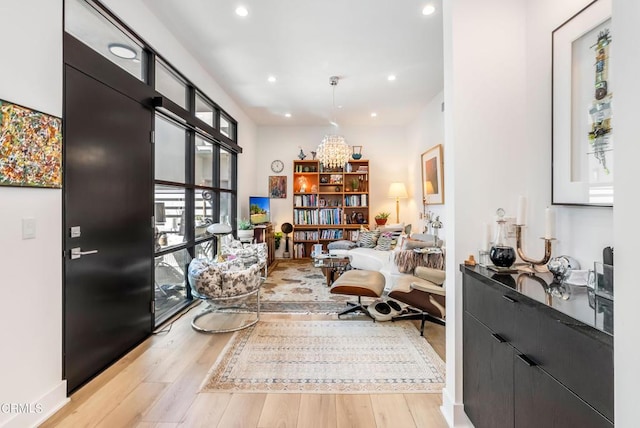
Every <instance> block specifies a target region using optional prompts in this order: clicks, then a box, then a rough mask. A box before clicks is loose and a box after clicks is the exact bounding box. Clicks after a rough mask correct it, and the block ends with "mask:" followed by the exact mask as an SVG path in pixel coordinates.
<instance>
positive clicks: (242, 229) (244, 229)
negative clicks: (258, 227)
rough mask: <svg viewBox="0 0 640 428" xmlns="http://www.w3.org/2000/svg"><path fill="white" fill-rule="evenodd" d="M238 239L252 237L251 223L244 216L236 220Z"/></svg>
mask: <svg viewBox="0 0 640 428" xmlns="http://www.w3.org/2000/svg"><path fill="white" fill-rule="evenodd" d="M238 239H240V240H243V239H246V240H250V239H253V225H252V224H251V222H250V221H249V220H247V219H246V218H243V219H242V220H239V221H238Z"/></svg>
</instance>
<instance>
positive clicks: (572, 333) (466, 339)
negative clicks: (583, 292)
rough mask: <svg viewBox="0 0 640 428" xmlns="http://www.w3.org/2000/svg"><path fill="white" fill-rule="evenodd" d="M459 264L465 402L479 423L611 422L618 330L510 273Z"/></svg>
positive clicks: (586, 425) (496, 426) (495, 426)
mask: <svg viewBox="0 0 640 428" xmlns="http://www.w3.org/2000/svg"><path fill="white" fill-rule="evenodd" d="M461 270H462V272H463V307H464V315H463V401H464V409H465V412H466V413H467V416H469V419H470V420H471V422H473V424H474V426H475V427H476V428H483V427H490V428H500V427H581V428H590V427H594V428H595V427H612V426H613V337H612V336H610V335H608V334H606V333H604V332H602V331H599V330H597V329H596V328H594V327H592V326H589V325H587V324H584V323H582V322H580V321H578V320H576V319H573V318H571V317H568V316H567V315H565V314H563V313H561V312H559V311H557V310H555V309H553V308H552V307H550V306H549V305H548V304H544V303H541V302H538V301H536V300H534V299H531V298H529V297H527V296H526V295H524V294H522V293H520V292H518V291H517V288H518V287H517V283H516V280H515V279H514V278H513V277H511V276H510V275H507V276H506V278H505V277H504V276H500V280H495V279H494V278H491V277H490V275H491V274H488V273H487V272H481V270H483V268H479V267H475V268H469V267H465V266H463V267H461ZM485 271H486V270H485ZM585 304H586V303H585ZM587 308H588V306H587Z"/></svg>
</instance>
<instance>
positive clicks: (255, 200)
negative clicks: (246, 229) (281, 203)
mask: <svg viewBox="0 0 640 428" xmlns="http://www.w3.org/2000/svg"><path fill="white" fill-rule="evenodd" d="M249 214H250V220H251V224H253V225H256V224H265V223H269V222H270V221H271V200H270V199H269V197H268V196H249Z"/></svg>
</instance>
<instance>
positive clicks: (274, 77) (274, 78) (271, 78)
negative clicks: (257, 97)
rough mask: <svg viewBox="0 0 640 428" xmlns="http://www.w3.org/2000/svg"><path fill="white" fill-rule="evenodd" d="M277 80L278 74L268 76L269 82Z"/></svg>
mask: <svg viewBox="0 0 640 428" xmlns="http://www.w3.org/2000/svg"><path fill="white" fill-rule="evenodd" d="M276 80H277V79H276V76H269V77H268V78H267V81H268V82H269V83H276Z"/></svg>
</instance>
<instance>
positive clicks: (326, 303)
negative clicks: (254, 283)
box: [260, 259, 356, 314]
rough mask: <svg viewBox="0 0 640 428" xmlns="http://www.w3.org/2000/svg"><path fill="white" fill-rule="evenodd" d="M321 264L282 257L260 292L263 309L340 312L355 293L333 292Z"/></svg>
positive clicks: (290, 311) (292, 311) (272, 310)
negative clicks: (330, 290)
mask: <svg viewBox="0 0 640 428" xmlns="http://www.w3.org/2000/svg"><path fill="white" fill-rule="evenodd" d="M329 289H330V287H327V282H326V279H325V277H324V275H323V274H322V270H321V269H320V268H316V267H313V264H312V262H311V260H309V259H280V260H277V261H276V264H275V266H274V267H273V268H272V269H271V270H270V271H269V275H268V277H267V280H266V281H265V282H264V284H263V285H262V291H261V293H260V296H261V297H260V310H261V311H263V312H284V313H329V314H330V313H338V312H340V311H342V310H343V309H345V308H346V302H347V301H349V300H355V299H356V298H355V297H352V296H343V295H339V294H331V293H330V292H329Z"/></svg>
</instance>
